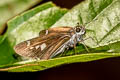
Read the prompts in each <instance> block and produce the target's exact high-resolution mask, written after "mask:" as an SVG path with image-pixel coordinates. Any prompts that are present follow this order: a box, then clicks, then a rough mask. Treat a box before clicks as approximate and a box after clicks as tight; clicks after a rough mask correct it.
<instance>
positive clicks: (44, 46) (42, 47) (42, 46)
mask: <svg viewBox="0 0 120 80" xmlns="http://www.w3.org/2000/svg"><path fill="white" fill-rule="evenodd" d="M40 47H41V51H42V50H43V49H45V48H46V44H45V43H43V44H42V45H41V46H40Z"/></svg>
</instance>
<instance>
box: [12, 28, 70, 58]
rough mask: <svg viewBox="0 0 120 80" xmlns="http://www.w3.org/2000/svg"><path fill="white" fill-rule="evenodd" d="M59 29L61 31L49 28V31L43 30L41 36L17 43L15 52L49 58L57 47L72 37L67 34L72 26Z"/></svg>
mask: <svg viewBox="0 0 120 80" xmlns="http://www.w3.org/2000/svg"><path fill="white" fill-rule="evenodd" d="M59 29H60V31H56V28H53V29H49V30H48V31H47V32H46V30H43V31H41V32H40V36H39V37H36V38H33V39H30V40H27V41H24V42H22V43H20V44H18V45H16V46H15V47H14V49H15V52H16V53H18V54H19V55H21V56H24V57H29V58H40V59H49V58H50V56H51V55H52V53H54V52H55V51H56V50H57V48H59V47H60V46H61V45H62V44H64V43H65V42H66V41H68V40H69V39H70V37H68V36H65V35H70V34H69V30H71V28H70V27H66V28H59ZM64 36H65V37H64Z"/></svg>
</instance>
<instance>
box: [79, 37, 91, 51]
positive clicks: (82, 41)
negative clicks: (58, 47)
mask: <svg viewBox="0 0 120 80" xmlns="http://www.w3.org/2000/svg"><path fill="white" fill-rule="evenodd" d="M87 39H89V38H86V39H84V40H83V39H82V40H81V41H79V42H78V43H79V44H80V43H82V44H83V45H84V47H85V49H86V51H87V52H90V51H89V49H88V48H87V46H86V45H85V43H84V41H85V40H87Z"/></svg>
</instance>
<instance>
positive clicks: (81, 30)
mask: <svg viewBox="0 0 120 80" xmlns="http://www.w3.org/2000/svg"><path fill="white" fill-rule="evenodd" d="M75 32H76V34H79V35H84V34H85V33H86V30H85V27H83V26H80V25H79V24H78V25H77V26H76V27H75Z"/></svg>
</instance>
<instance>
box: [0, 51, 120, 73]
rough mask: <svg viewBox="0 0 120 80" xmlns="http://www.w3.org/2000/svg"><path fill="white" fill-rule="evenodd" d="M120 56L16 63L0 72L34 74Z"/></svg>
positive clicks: (98, 55)
mask: <svg viewBox="0 0 120 80" xmlns="http://www.w3.org/2000/svg"><path fill="white" fill-rule="evenodd" d="M117 56H120V53H112V54H108V53H94V54H93V53H91V54H82V55H75V56H68V57H62V58H56V59H50V60H45V61H35V62H29V63H27V64H24V63H25V61H24V62H21V63H22V64H20V63H16V64H13V65H7V68H6V65H5V66H0V67H2V68H1V69H0V71H8V72H34V71H41V70H45V69H48V68H52V67H56V66H59V65H62V64H70V63H75V62H88V61H93V60H98V59H103V58H111V57H117ZM11 66H12V67H11Z"/></svg>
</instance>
